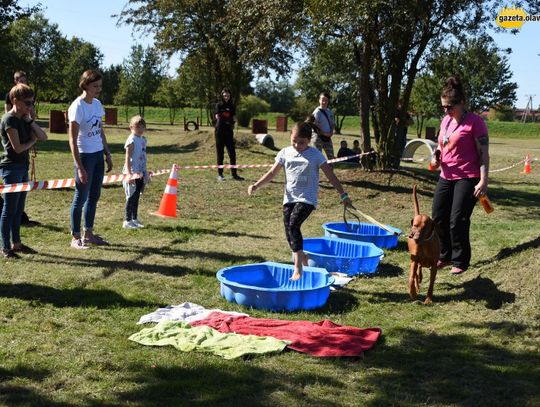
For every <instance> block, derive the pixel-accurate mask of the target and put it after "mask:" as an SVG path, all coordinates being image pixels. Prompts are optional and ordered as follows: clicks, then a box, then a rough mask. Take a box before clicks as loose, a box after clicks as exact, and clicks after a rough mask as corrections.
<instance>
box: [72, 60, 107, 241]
mask: <svg viewBox="0 0 540 407" xmlns="http://www.w3.org/2000/svg"><path fill="white" fill-rule="evenodd" d="M101 86H102V75H101V73H100V72H98V71H95V70H87V71H85V72H84V73H83V74H82V76H81V79H80V81H79V88H80V89H81V90H82V94H81V95H80V96H79V97H77V99H75V100H74V101H73V103H72V104H71V106H70V107H69V109H68V119H69V147H70V148H71V154H72V156H73V164H74V166H75V181H76V183H75V195H74V197H73V203H72V205H71V213H70V214H71V247H72V248H74V249H87V248H88V246H87V244H88V243H90V244H95V245H107V244H108V243H107V241H105V240H104V239H103V238H102V237H101V236H99V235H96V234H94V231H93V229H94V218H95V216H96V208H97V203H98V201H99V197H100V195H101V185H102V184H103V175H104V172H105V171H104V169H105V165H104V162H103V157H104V156H105V161H106V162H107V172H109V171H111V170H112V167H113V163H112V159H111V152H110V150H109V145H108V144H107V138H106V137H105V132H104V131H103V127H102V124H101V120H102V117H103V115H104V114H105V111H104V109H103V106H102V105H101V102H100V101H99V100H98V99H97V97H98V96H99V94H100V92H101ZM83 210H84V236H83V235H81V215H82V212H83Z"/></svg>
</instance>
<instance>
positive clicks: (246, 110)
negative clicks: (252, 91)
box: [236, 95, 270, 127]
mask: <svg viewBox="0 0 540 407" xmlns="http://www.w3.org/2000/svg"><path fill="white" fill-rule="evenodd" d="M269 110H270V104H269V103H268V102H265V101H264V100H262V99H260V98H258V97H257V96H254V95H247V96H242V97H241V98H240V103H239V105H238V107H237V108H236V119H237V120H238V124H239V125H240V126H242V127H249V122H250V121H251V118H252V117H253V116H257V115H258V114H261V113H266V112H268V111H269Z"/></svg>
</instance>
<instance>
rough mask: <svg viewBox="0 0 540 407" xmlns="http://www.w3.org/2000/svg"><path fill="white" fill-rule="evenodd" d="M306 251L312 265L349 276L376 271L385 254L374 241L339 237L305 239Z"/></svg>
mask: <svg viewBox="0 0 540 407" xmlns="http://www.w3.org/2000/svg"><path fill="white" fill-rule="evenodd" d="M304 253H306V254H307V255H308V258H309V260H308V264H309V265H310V266H314V267H322V268H325V269H326V270H327V271H328V272H330V273H334V272H339V273H346V274H347V275H349V276H354V275H357V274H371V273H375V271H376V270H377V266H378V265H379V261H380V259H381V258H382V256H383V251H382V250H381V249H379V248H378V247H377V246H375V245H374V244H373V243H369V242H361V241H356V240H348V239H340V238H337V237H312V238H307V239H304Z"/></svg>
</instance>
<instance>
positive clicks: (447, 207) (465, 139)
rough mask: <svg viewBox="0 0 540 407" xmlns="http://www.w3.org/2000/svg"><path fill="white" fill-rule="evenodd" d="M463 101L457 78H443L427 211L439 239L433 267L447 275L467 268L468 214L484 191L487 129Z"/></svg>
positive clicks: (487, 145) (469, 252) (463, 94)
mask: <svg viewBox="0 0 540 407" xmlns="http://www.w3.org/2000/svg"><path fill="white" fill-rule="evenodd" d="M466 102H467V99H466V95H465V91H464V90H463V84H462V82H461V80H460V79H459V78H458V77H457V76H452V77H450V78H448V79H447V81H446V85H445V86H444V88H443V90H442V93H441V105H442V107H443V109H444V112H445V116H444V118H443V120H442V122H441V129H440V133H439V138H438V146H437V149H436V151H435V154H433V157H432V159H431V165H432V167H434V168H438V167H439V166H440V167H441V174H440V178H439V181H438V182H437V187H436V189H435V194H434V196H433V207H432V218H433V220H434V221H435V223H436V224H437V225H439V229H440V233H439V237H440V239H441V254H440V256H439V262H438V264H437V267H438V268H444V267H446V266H449V265H452V266H453V267H452V269H451V271H450V273H452V274H461V273H463V272H464V271H466V270H467V269H468V267H469V265H470V261H471V243H470V239H469V230H470V226H471V214H472V211H473V208H474V206H475V204H476V201H477V200H478V198H479V197H480V196H482V195H485V194H486V192H487V188H488V172H489V138H488V131H487V127H486V124H485V123H484V121H483V120H482V118H481V117H480V116H478V115H477V114H475V113H472V112H469V111H467V110H466V109H465V104H466Z"/></svg>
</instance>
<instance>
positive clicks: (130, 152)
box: [126, 143, 134, 174]
mask: <svg viewBox="0 0 540 407" xmlns="http://www.w3.org/2000/svg"><path fill="white" fill-rule="evenodd" d="M133 149H134V147H133V143H131V144H130V145H128V146H127V147H126V170H127V172H128V174H132V173H133V172H132V169H131V157H133Z"/></svg>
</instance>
